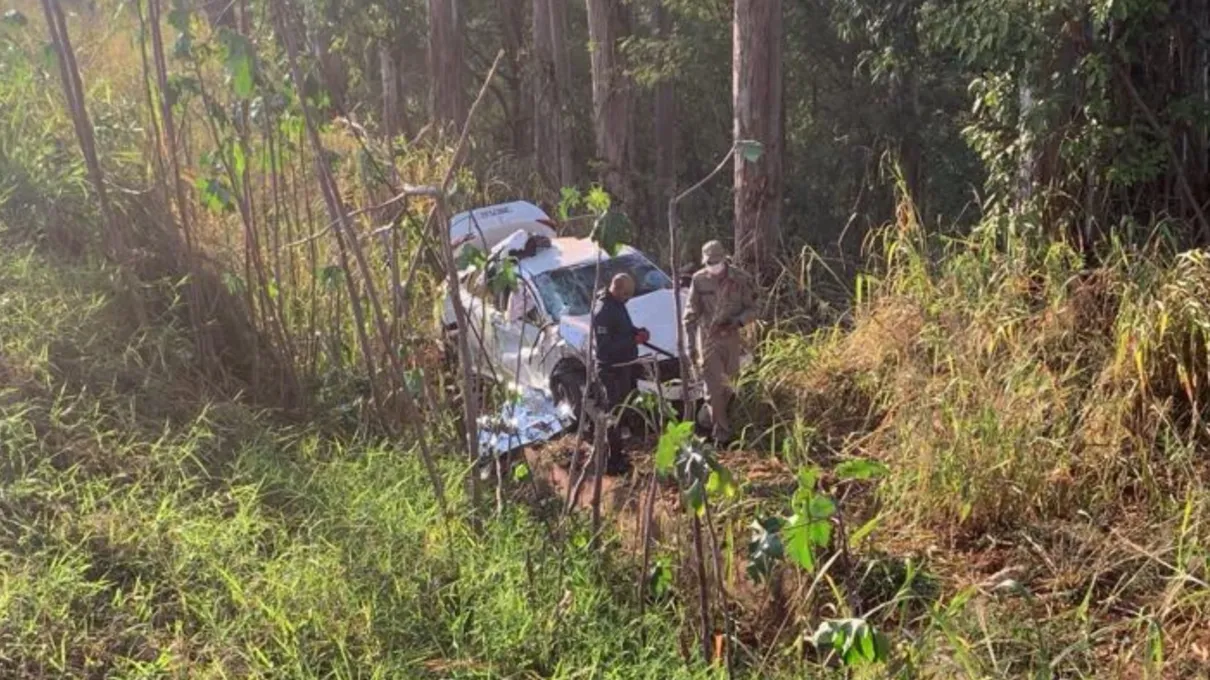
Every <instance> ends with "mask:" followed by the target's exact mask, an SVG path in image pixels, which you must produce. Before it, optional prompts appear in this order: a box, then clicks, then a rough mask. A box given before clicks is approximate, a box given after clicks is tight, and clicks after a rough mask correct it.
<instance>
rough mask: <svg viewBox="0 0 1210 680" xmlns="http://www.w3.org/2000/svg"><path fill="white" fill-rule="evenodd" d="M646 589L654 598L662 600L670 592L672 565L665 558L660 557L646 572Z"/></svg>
mask: <svg viewBox="0 0 1210 680" xmlns="http://www.w3.org/2000/svg"><path fill="white" fill-rule="evenodd" d="M647 590H648V592H650V593H651V596H652V597H653V598H655V599H656V600H662V599H664V598H665V597H667V595H668V593H670V592H672V566H671V565H670V564H669V562H668V559H667V558H661V559H659V560H657V561H656V563H655V564H653V565H652V566H651V571H650V572H649V573H648V574H647Z"/></svg>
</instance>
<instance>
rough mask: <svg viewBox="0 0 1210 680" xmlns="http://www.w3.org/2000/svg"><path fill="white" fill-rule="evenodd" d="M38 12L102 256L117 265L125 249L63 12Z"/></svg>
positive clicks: (52, 2)
mask: <svg viewBox="0 0 1210 680" xmlns="http://www.w3.org/2000/svg"><path fill="white" fill-rule="evenodd" d="M42 11H43V12H44V13H45V14H46V27H47V30H48V31H49V33H50V42H51V46H52V47H53V49H54V50H55V55H56V56H57V57H58V59H57V61H58V64H59V77H60V78H61V79H62V82H63V95H64V98H65V99H66V100H67V108H68V111H69V112H70V113H71V119H72V124H73V125H74V126H75V130H76V140H77V141H78V142H79V144H80V152H81V153H82V154H83V155H84V165H85V167H86V168H87V170H88V179H89V181H90V182H91V183H92V186H93V189H94V190H95V191H96V192H97V202H98V203H99V204H100V207H101V219H102V220H103V221H104V232H103V233H104V234H105V250H106V254H107V255H108V256H109V257H110V258H111V259H112V260H114V261H116V262H120V261H122V260H123V259H124V258H125V256H126V245H125V243H124V241H123V238H122V233H121V231H120V230H119V229H118V225H117V223H116V222H114V219H113V210H112V209H111V207H110V204H109V194H108V192H107V191H106V190H105V176H104V174H103V173H102V171H101V162H100V160H99V159H98V158H97V147H96V138H95V137H94V136H93V129H92V122H91V121H90V120H89V118H88V109H87V108H86V107H85V105H84V85H83V83H82V82H81V79H80V69H79V67H78V65H77V64H76V55H75V50H74V49H73V48H72V46H71V38H70V37H69V36H68V33H67V21H66V20H65V19H64V18H63V8H62V7H60V6H59V0H42Z"/></svg>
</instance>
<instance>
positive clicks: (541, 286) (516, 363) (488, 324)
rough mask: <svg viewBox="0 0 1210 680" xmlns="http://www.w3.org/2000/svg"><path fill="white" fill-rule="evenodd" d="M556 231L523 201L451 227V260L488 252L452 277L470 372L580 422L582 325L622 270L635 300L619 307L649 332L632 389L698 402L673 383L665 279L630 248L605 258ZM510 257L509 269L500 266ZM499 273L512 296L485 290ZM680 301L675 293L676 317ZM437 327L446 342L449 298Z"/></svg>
mask: <svg viewBox="0 0 1210 680" xmlns="http://www.w3.org/2000/svg"><path fill="white" fill-rule="evenodd" d="M554 225H555V223H554V221H553V220H551V219H550V217H549V216H547V215H546V213H545V212H543V211H542V210H541V209H540V208H538V207H537V206H535V205H533V204H532V203H528V202H524V201H517V202H513V203H506V204H501V205H494V206H489V207H486V208H478V209H475V210H472V211H468V212H464V213H460V214H458V215H455V216H454V217H453V219H451V220H450V225H449V230H450V231H449V234H450V239H451V242H452V243H453V244H454V245H455V249H456V251H457V252H461V251H462V249H464V248H467V247H470V246H474V247H477V248H479V249H480V250H481V251H483V252H485V253H487V254H488V255H487V258H486V263H485V264H484V263H483V262H480V263H479V266H468V267H466V268H465V269H464V270H463V271H461V272H459V280H460V282H461V285H460V290H459V291H458V292H459V295H460V296H461V298H462V302H463V305H464V307H465V309H466V312H467V317H468V325H469V327H470V329H471V333H470V334H469V335H468V338H467V339H468V342H469V347H470V352H471V357H472V361H473V364H474V370H475V372H476V373H477V374H478V375H480V376H481V377H484V378H487V379H489V380H491V381H493V382H497V383H506V384H513V385H516V386H517V387H520V388H529V389H537V390H541V391H543V392H545V393H548V394H550V395H552V396H553V398H554V400H555V401H556V403H557V404H559V406H560V407H569V408H570V409H571V412H572V413H575V414H577V415H578V413H579V407H580V400H581V398H582V396H583V391H584V386H585V384H586V382H587V375H588V371H587V368H586V367H587V366H590V365H591V363H590V362H591V361H592V358H591V357H590V356H589V337H590V333H589V319H590V316H591V314H592V307H593V305H594V303H595V301H596V297H597V295H596V291H597V290H598V289H599V288H598V284H599V286H600V288H603V287H605V286H606V285H608V282H609V280H610V279H611V278H612V277H613V276H614V275H615V274H618V273H620V272H626V273H628V274H630V275H631V276H632V277H634V280H635V295H634V297H633V298H632V299H631V300H630V301H629V302H628V303H627V305H626V306H627V309H628V310H629V311H630V317H631V319H632V320H633V321H634V325H635V326H637V327H640V328H646V329H647V330H648V331H650V333H651V340H650V342H649V343H648V344H647V345H646V346H640V347H639V355H640V358H643V357H647V358H649V360H650V361H649V362H648V363H645V364H644V367H643V369H642V370H641V373H640V375H641V376H642V377H641V378H640V379H639V383H638V387H639V390H640V391H641V392H650V393H658V394H662V395H663V397H664V398H666V399H668V400H670V401H674V402H675V401H682V400H683V399H685V398H686V397H688V398H689V399H690V400H693V401H697V400H699V399H700V398H701V394H702V389H701V384H700V382H698V381H696V380H690V381H682V380H681V379H680V377H681V376H680V373H681V367H680V359H679V358H678V352H677V330H676V324H677V313H676V304H675V298H674V292H673V281H672V279H671V278H669V276H668V274H666V273H665V272H664V271H663V270H662V269H660V268H659V267H658V266H657V265H655V264H654V263H652V262H651V260H649V259H648V258H647V257H646V256H644V255H643V253H641V252H639V251H638V250H635V249H634V248H630V247H623V248H621V249H620V250H619V252H618V253H617V255H614V256H610V255H609V254H608V253H606V252H604V251H603V250H602V249H600V248H599V247H597V245H596V244H595V243H594V242H592V241H591V240H589V239H584V238H560V237H558V236H557V234H556V232H555V229H554ZM510 257H511V258H514V261H515V266H514V265H512V264H511V262H510V263H509V264H507V265H506V264H504V263H505V262H506V260H508V258H510ZM501 267H508V268H509V269H510V270H511V271H513V272H515V274H516V287H515V289H511V290H510V289H507V287H506V286H501V285H496V286H492V285H491V283H490V282H491V281H493V280H495V279H494V278H493V277H496V276H498V275H499V274H498V272H499V271H501ZM598 268H599V272H598ZM510 278H511V277H510ZM687 294H688V292H687V291H686V290H684V289H682V290H681V296H682V307H681V308H682V309H684V300H685V298H686V297H687ZM443 321H444V323H445V328H446V332H447V333H448V334H450V336H451V339H454V338H453V334H456V333H458V332H459V331H460V329H459V328H458V323H457V320H456V316H455V314H454V309H453V305H452V300H451V299H450V298H449V297H448V296H447V298H446V301H445V310H444V312H443ZM657 381H658V383H657ZM686 382H687V384H686Z"/></svg>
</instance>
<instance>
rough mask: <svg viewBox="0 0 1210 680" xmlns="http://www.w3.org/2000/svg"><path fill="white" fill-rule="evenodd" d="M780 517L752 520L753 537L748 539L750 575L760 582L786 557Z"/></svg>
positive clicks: (782, 523)
mask: <svg viewBox="0 0 1210 680" xmlns="http://www.w3.org/2000/svg"><path fill="white" fill-rule="evenodd" d="M783 525H784V522H783V521H782V519H781V518H780V517H766V518H764V519H762V520H758V521H754V522H752V525H751V528H752V538H751V540H749V541H748V570H747V571H748V576H749V577H750V578H751V579H752V580H753V581H755V582H756V583H760V582H761V581H763V580H764V579H766V578H768V576H769V574H771V573H772V572H773V567H774V566H776V565H777V563H778V562H780V561H781V560H783V559H784V558H785V547H784V546H783V545H782V539H781V535H780V532H781V528H782V526H783Z"/></svg>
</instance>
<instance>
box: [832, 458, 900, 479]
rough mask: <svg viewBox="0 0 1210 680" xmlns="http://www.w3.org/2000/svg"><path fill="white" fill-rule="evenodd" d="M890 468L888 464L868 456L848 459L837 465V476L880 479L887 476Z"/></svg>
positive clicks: (841, 477) (839, 477)
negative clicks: (867, 457)
mask: <svg viewBox="0 0 1210 680" xmlns="http://www.w3.org/2000/svg"><path fill="white" fill-rule="evenodd" d="M888 472H890V469H889V468H887V466H886V465H883V464H882V463H880V462H878V461H876V460H868V459H866V458H857V459H855V460H846V461H845V462H843V463H841V464H840V465H837V466H836V470H835V473H836V477H837V478H838V479H842V480H848V479H878V478H881V477H885V476H886V475H887V473H888Z"/></svg>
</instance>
